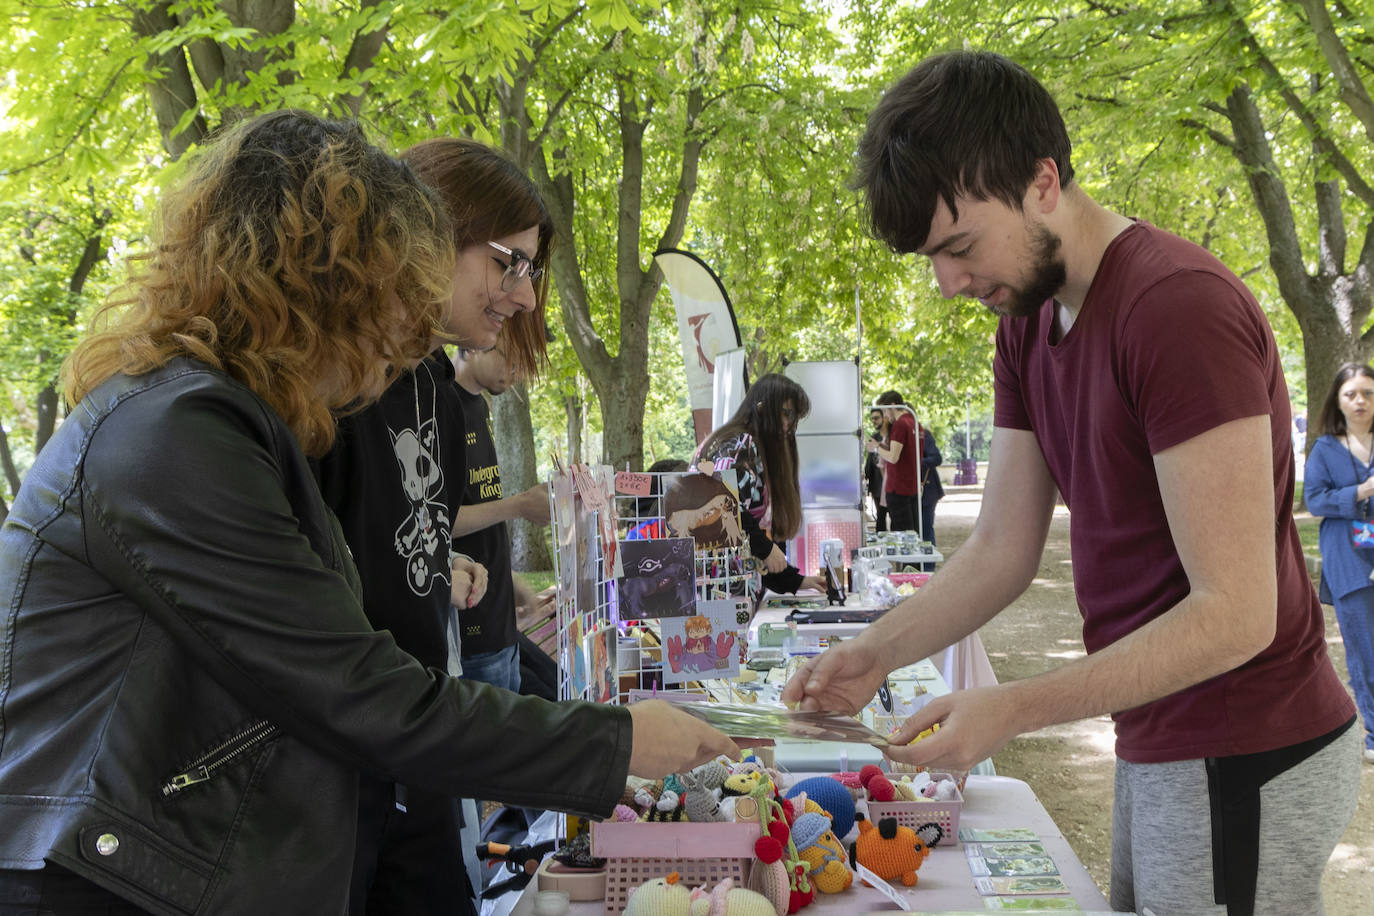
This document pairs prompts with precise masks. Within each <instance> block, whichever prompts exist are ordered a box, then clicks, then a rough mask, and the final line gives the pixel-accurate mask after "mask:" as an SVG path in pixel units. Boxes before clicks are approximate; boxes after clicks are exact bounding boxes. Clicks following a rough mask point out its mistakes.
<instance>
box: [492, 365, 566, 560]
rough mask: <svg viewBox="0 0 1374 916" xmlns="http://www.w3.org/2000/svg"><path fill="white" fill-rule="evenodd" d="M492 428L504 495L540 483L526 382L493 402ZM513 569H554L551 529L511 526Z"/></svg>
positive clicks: (527, 524) (519, 521) (522, 523)
mask: <svg viewBox="0 0 1374 916" xmlns="http://www.w3.org/2000/svg"><path fill="white" fill-rule="evenodd" d="M491 425H492V430H493V432H494V433H495V436H496V460H497V461H498V462H499V463H500V465H501V493H502V495H503V496H514V495H515V494H517V493H523V492H524V491H525V490H528V489H529V488H530V487H532V486H534V485H535V484H537V483H539V472H538V470H537V468H536V465H537V462H536V461H535V454H534V427H533V425H532V424H531V422H530V402H529V392H528V391H527V390H526V388H525V385H524V383H523V382H521V383H519V384H516V385H513V386H511V388H510V390H509V391H507V392H506V393H505V394H502V395H500V396H499V397H494V398H492V399H491ZM510 553H511V568H512V569H516V570H520V571H522V572H528V571H531V570H548V569H553V559H552V557H551V556H550V555H549V529H548V527H547V526H545V525H534V524H531V523H530V522H527V521H525V520H524V519H523V518H517V519H512V520H511V523H510Z"/></svg>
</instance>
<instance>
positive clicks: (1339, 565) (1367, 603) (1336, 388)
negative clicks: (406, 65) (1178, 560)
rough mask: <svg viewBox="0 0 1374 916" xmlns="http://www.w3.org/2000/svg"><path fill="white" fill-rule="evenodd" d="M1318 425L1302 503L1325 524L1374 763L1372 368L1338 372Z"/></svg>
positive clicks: (1333, 585) (1326, 587)
mask: <svg viewBox="0 0 1374 916" xmlns="http://www.w3.org/2000/svg"><path fill="white" fill-rule="evenodd" d="M1318 422H1319V423H1320V424H1321V426H1320V431H1321V434H1322V435H1321V438H1319V439H1318V440H1317V441H1316V442H1315V443H1314V444H1313V445H1312V451H1311V453H1310V454H1309V455H1308V456H1307V466H1306V468H1305V469H1304V473H1303V499H1304V500H1306V502H1307V508H1308V510H1309V511H1310V512H1311V513H1312V514H1313V515H1319V516H1321V517H1322V527H1321V532H1320V541H1319V546H1320V549H1321V557H1322V577H1321V598H1322V601H1323V602H1324V603H1326V604H1331V605H1334V606H1335V608H1336V621H1337V623H1339V624H1340V628H1341V641H1342V642H1343V643H1345V667H1346V670H1347V672H1348V673H1349V675H1350V689H1351V690H1352V691H1353V692H1354V694H1355V705H1356V706H1358V707H1359V710H1360V718H1362V719H1363V720H1364V760H1365V762H1366V763H1374V582H1371V581H1370V577H1371V575H1374V548H1370V547H1357V546H1355V544H1354V542H1353V540H1352V537H1353V525H1354V523H1355V522H1356V521H1357V520H1364V521H1371V522H1374V508H1371V507H1374V473H1371V471H1374V368H1371V367H1370V366H1368V365H1361V364H1359V363H1346V364H1345V365H1344V366H1341V368H1340V369H1339V370H1337V372H1336V378H1335V379H1334V380H1333V381H1332V383H1331V389H1330V390H1329V391H1328V392H1327V394H1326V401H1325V402H1323V404H1322V412H1321V416H1320V417H1319V418H1318Z"/></svg>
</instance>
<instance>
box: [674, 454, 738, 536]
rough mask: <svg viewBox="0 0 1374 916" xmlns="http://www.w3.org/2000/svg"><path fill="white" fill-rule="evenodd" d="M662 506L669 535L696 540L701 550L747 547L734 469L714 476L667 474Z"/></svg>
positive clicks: (716, 473) (719, 472) (727, 469)
mask: <svg viewBox="0 0 1374 916" xmlns="http://www.w3.org/2000/svg"><path fill="white" fill-rule="evenodd" d="M662 506H663V519H664V521H665V522H666V523H667V525H668V531H669V533H671V534H672V535H673V536H674V537H690V538H692V539H693V540H694V541H696V546H697V549H698V550H724V549H726V548H730V547H739V546H740V545H741V544H742V543H744V535H743V531H742V529H741V528H740V520H739V487H738V485H737V484H736V482H735V470H734V468H726V469H725V470H722V471H716V472H715V474H713V475H711V474H665V475H664V477H663V502H662Z"/></svg>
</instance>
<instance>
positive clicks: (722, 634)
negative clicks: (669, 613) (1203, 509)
mask: <svg viewBox="0 0 1374 916" xmlns="http://www.w3.org/2000/svg"><path fill="white" fill-rule="evenodd" d="M662 623H663V648H664V656H665V660H666V664H665V665H664V668H663V683H665V684H681V683H683V682H684V681H698V680H702V679H705V678H737V677H739V659H740V653H739V650H738V648H737V646H736V643H737V642H738V641H739V634H738V629H739V625H738V624H737V623H736V621H735V602H734V601H732V600H722V601H701V602H698V603H697V613H696V614H694V615H692V616H691V617H671V618H666V619H664V620H663V622H662Z"/></svg>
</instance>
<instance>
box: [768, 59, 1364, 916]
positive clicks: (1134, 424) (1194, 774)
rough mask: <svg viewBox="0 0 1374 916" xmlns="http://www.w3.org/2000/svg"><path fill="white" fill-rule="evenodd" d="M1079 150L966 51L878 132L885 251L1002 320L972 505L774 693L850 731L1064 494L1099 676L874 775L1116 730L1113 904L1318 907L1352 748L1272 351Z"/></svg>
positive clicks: (925, 66)
mask: <svg viewBox="0 0 1374 916" xmlns="http://www.w3.org/2000/svg"><path fill="white" fill-rule="evenodd" d="M1069 149H1070V145H1069V140H1068V134H1067V132H1066V131H1065V129H1064V124H1063V120H1062V119H1061V118H1060V115H1059V111H1058V109H1057V107H1056V106H1055V104H1054V101H1053V99H1051V98H1050V96H1049V94H1048V93H1047V92H1046V91H1045V90H1044V88H1043V87H1042V86H1041V85H1040V84H1039V83H1037V82H1036V81H1035V79H1034V78H1033V77H1032V76H1031V75H1030V74H1029V73H1027V72H1026V71H1025V70H1023V69H1022V68H1020V67H1019V66H1017V65H1016V64H1014V63H1012V62H1011V61H1009V60H1006V59H1005V58H1002V57H999V56H997V55H994V54H988V53H982V52H955V53H952V54H945V55H940V56H938V57H934V58H930V59H928V60H926V61H924V62H922V63H921V64H919V65H918V66H917V67H916V68H915V69H914V70H912V72H911V73H909V74H907V76H905V77H903V78H902V80H900V81H899V82H898V83H897V84H896V85H895V86H894V87H892V89H890V90H889V91H888V93H887V94H886V95H885V96H884V98H883V100H882V102H881V103H880V104H879V106H878V108H877V109H876V110H875V111H874V112H873V114H872V115H871V116H870V118H869V122H868V130H867V133H866V134H865V136H864V139H863V140H862V141H861V143H860V149H859V160H860V184H861V186H862V187H863V188H864V190H865V191H866V193H867V196H868V201H869V205H870V208H871V219H872V225H873V228H874V231H875V233H876V234H877V235H878V236H879V237H880V238H882V239H883V240H884V241H886V242H887V243H888V244H889V245H890V246H891V247H892V248H893V249H894V250H897V251H903V252H907V251H915V252H917V253H919V254H922V255H925V256H926V257H928V258H929V259H930V261H931V265H932V267H933V269H934V273H935V278H936V281H937V282H938V284H939V286H940V291H941V292H942V293H943V294H944V295H945V296H947V297H953V296H967V297H970V298H977V299H979V300H980V301H981V302H982V303H983V304H984V305H985V306H987V307H988V308H990V309H992V310H993V311H995V312H996V313H998V314H999V315H1001V316H1002V320H1001V322H1000V325H999V328H998V332H997V355H996V359H995V362H994V376H995V380H996V388H995V393H996V409H995V434H994V437H993V443H992V456H991V461H990V466H989V470H988V477H987V486H986V488H985V490H984V501H983V505H984V506H985V507H986V508H987V510H988V511H987V512H986V513H985V514H982V515H980V517H979V520H978V523H977V525H976V526H975V527H974V531H973V533H972V535H971V536H970V537H969V539H968V541H967V542H966V543H965V544H964V546H963V547H961V548H960V549H959V551H958V552H957V553H955V554H954V556H953V557H952V558H951V560H950V561H949V562H948V563H947V564H946V565H945V567H944V568H943V569H942V570H941V571H940V572H939V573H937V574H936V575H935V577H934V578H932V579H931V580H930V582H928V583H927V584H926V585H925V586H924V587H923V588H921V589H920V590H919V591H918V592H917V594H916V595H915V596H913V597H912V598H910V599H908V600H907V601H906V602H904V603H903V604H902V605H899V606H898V607H897V608H895V609H893V610H892V611H890V612H889V613H888V614H886V615H885V616H883V617H882V618H881V619H880V620H879V621H877V622H876V623H874V624H873V625H872V626H870V627H868V628H867V629H866V630H865V631H864V632H863V633H862V634H861V635H860V636H858V637H857V638H855V639H852V640H847V641H845V642H844V643H842V644H841V645H840V646H839V647H837V648H833V649H831V650H830V651H828V652H826V653H825V654H824V655H822V656H820V657H819V658H818V659H816V660H814V661H812V662H810V663H808V665H807V667H806V668H805V669H804V670H803V671H802V672H800V673H799V674H798V675H797V676H796V677H795V678H793V680H792V681H791V682H790V683H789V684H788V685H787V687H786V689H785V690H784V694H783V698H784V699H785V700H789V701H800V702H802V703H803V704H804V706H805V707H807V708H828V709H843V710H849V711H854V710H856V709H857V708H859V707H861V706H863V705H864V704H865V703H867V702H868V701H869V699H870V698H871V697H872V695H873V694H874V692H875V691H876V690H877V688H878V686H879V685H880V684H881V681H882V678H883V677H884V675H885V674H886V673H887V672H888V671H890V670H891V669H893V668H895V667H897V666H899V665H901V664H904V663H908V662H911V661H913V660H915V659H919V658H924V657H926V656H928V655H930V654H931V653H933V652H936V651H939V650H940V649H942V648H944V647H945V646H947V645H950V644H952V643H953V642H955V641H956V640H958V639H960V638H961V637H963V636H966V635H967V634H968V633H970V632H971V631H973V630H974V629H976V628H977V627H978V626H980V625H981V624H983V623H984V622H986V621H988V620H990V619H991V618H992V617H993V616H994V615H996V614H997V613H998V612H1000V611H1001V610H1002V609H1004V608H1005V607H1006V606H1007V605H1008V604H1010V603H1011V602H1012V601H1013V600H1014V599H1015V598H1016V597H1017V595H1019V594H1020V593H1021V592H1022V591H1023V590H1024V589H1025V588H1026V587H1027V586H1028V585H1029V584H1030V582H1031V580H1032V578H1033V577H1034V576H1035V573H1036V569H1037V567H1038V565H1039V561H1040V556H1041V553H1042V551H1043V549H1044V544H1045V536H1046V532H1047V530H1048V527H1049V522H1050V518H1051V515H1052V512H1053V508H1054V502H1055V495H1056V493H1059V494H1062V496H1063V498H1064V501H1065V503H1066V504H1067V505H1068V507H1069V509H1070V511H1071V512H1072V515H1073V524H1072V526H1071V532H1072V534H1071V536H1072V556H1073V567H1074V587H1075V593H1076V597H1077V599H1078V605H1079V609H1080V611H1081V612H1082V614H1083V638H1084V643H1085V645H1086V647H1087V649H1088V655H1087V656H1086V657H1085V658H1082V659H1079V660H1078V661H1075V662H1073V663H1071V664H1068V665H1065V666H1063V667H1061V668H1059V669H1057V670H1055V671H1051V672H1049V673H1047V674H1044V675H1040V676H1038V677H1033V678H1028V679H1025V680H1021V681H1012V682H1009V683H1005V684H1001V685H998V686H996V687H991V688H980V689H975V690H965V691H959V692H956V693H954V694H951V695H949V696H947V697H941V698H939V699H936V700H935V701H933V702H931V703H930V704H929V705H927V706H926V707H925V708H924V709H923V710H922V711H921V712H920V713H918V714H917V715H915V716H913V717H912V718H911V719H909V720H908V721H907V722H906V724H905V725H904V726H903V727H902V729H901V730H900V731H899V732H898V734H897V735H896V736H895V737H894V739H893V743H894V744H895V745H901V744H903V743H904V742H905V741H908V740H911V739H912V738H914V737H915V736H916V735H917V734H918V733H919V732H920V731H922V730H923V729H926V728H928V727H929V726H931V725H932V724H934V723H936V722H939V723H940V724H941V729H940V731H939V732H937V733H936V734H934V735H933V736H931V737H929V738H926V739H924V740H922V741H920V742H919V743H917V744H915V745H914V746H912V747H910V748H902V749H900V750H896V751H890V752H889V753H890V755H891V756H892V757H893V758H894V759H898V760H901V761H904V762H908V763H914V764H924V765H927V766H931V767H934V768H937V769H938V768H948V769H968V768H969V767H971V766H972V765H973V764H975V763H976V762H977V761H979V760H982V759H983V758H985V757H987V756H989V755H990V754H992V753H993V752H994V751H996V750H997V749H998V748H1000V747H1001V746H1002V745H1003V744H1005V743H1006V742H1007V741H1008V740H1010V739H1011V738H1013V737H1015V736H1016V735H1019V734H1022V733H1025V732H1028V731H1034V730H1036V729H1039V728H1043V727H1045V726H1048V725H1053V724H1057V723H1061V722H1069V721H1072V720H1075V719H1081V718H1085V717H1088V716H1095V715H1100V714H1102V713H1111V714H1112V715H1113V717H1114V718H1115V720H1116V729H1117V747H1116V750H1117V757H1118V763H1117V771H1116V799H1115V806H1114V811H1113V814H1114V820H1113V831H1112V832H1113V840H1112V887H1111V895H1112V900H1111V902H1112V907H1113V908H1114V909H1118V910H1128V911H1142V912H1143V911H1144V910H1145V909H1146V908H1148V909H1149V910H1151V911H1153V912H1156V913H1170V914H1195V913H1196V914H1202V913H1209V914H1210V913H1216V912H1219V911H1220V910H1219V908H1222V907H1224V909H1225V911H1226V912H1228V913H1229V914H1231V916H1236V914H1248V913H1253V912H1256V911H1257V908H1258V910H1259V911H1262V912H1272V913H1312V912H1319V911H1320V909H1321V875H1322V870H1323V868H1324V866H1325V863H1326V861H1327V858H1328V857H1329V855H1330V853H1331V851H1332V850H1333V849H1334V847H1335V844H1336V843H1337V841H1338V840H1339V839H1340V837H1341V834H1342V832H1343V831H1344V829H1345V826H1346V824H1347V823H1348V822H1349V819H1350V817H1351V815H1352V814H1353V813H1354V809H1355V803H1356V800H1357V794H1358V789H1359V779H1360V772H1359V770H1360V762H1359V761H1360V750H1359V744H1360V736H1359V733H1358V731H1357V730H1356V729H1353V728H1351V725H1352V724H1353V723H1354V721H1355V717H1354V705H1353V704H1352V703H1351V701H1350V699H1349V697H1348V696H1347V695H1346V693H1345V691H1344V688H1343V687H1342V685H1341V683H1340V681H1339V679H1338V678H1337V676H1336V673H1335V671H1334V669H1333V668H1332V666H1331V662H1330V659H1329V658H1328V657H1327V654H1326V644H1325V634H1324V626H1323V618H1322V613H1321V607H1320V605H1319V604H1318V602H1317V597H1316V595H1315V593H1314V591H1313V589H1312V585H1311V581H1310V580H1309V579H1308V577H1307V573H1306V568H1305V565H1304V561H1303V558H1302V554H1301V551H1300V549H1299V544H1298V537H1297V529H1296V527H1295V525H1294V523H1293V516H1292V502H1293V489H1294V464H1293V453H1292V443H1291V440H1290V438H1289V435H1288V427H1289V424H1290V408H1289V403H1288V392H1287V388H1286V387H1285V384H1284V380H1283V374H1282V371H1281V367H1280V365H1279V356H1278V351H1277V347H1276V345H1275V343H1274V337H1273V334H1272V332H1271V331H1270V329H1269V327H1268V324H1267V323H1266V321H1265V319H1264V316H1263V313H1262V312H1261V311H1260V309H1259V307H1258V305H1257V304H1256V303H1255V300H1254V297H1253V296H1252V295H1251V294H1250V292H1249V291H1248V290H1247V289H1246V288H1245V286H1244V284H1242V283H1241V282H1240V280H1238V279H1237V278H1236V277H1235V276H1234V274H1232V273H1231V272H1230V271H1228V270H1227V269H1226V268H1225V267H1224V266H1223V265H1222V264H1221V263H1220V262H1218V261H1217V260H1216V259H1215V258H1213V257H1212V256H1211V255H1209V254H1208V253H1207V252H1205V251H1204V250H1202V249H1201V248H1198V247H1197V246H1196V245H1193V244H1191V243H1189V242H1186V241H1184V240H1182V239H1179V238H1177V237H1175V236H1172V235H1169V234H1168V233H1166V232H1163V231H1161V230H1159V229H1156V228H1154V227H1153V226H1150V225H1149V224H1147V223H1144V222H1137V221H1133V220H1130V219H1127V218H1126V217H1124V216H1121V215H1119V214H1116V213H1113V212H1111V211H1109V210H1106V209H1104V208H1103V207H1101V206H1100V205H1098V204H1097V203H1096V202H1094V201H1093V200H1092V199H1091V198H1089V197H1088V196H1087V194H1085V193H1084V192H1083V189H1082V188H1080V187H1079V186H1078V185H1077V184H1076V183H1075V182H1074V181H1073V167H1072V165H1071V164H1070V158H1069ZM1261 821H1263V824H1264V836H1263V837H1261V836H1260V824H1261ZM1280 836H1281V837H1282V839H1279V837H1280Z"/></svg>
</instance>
